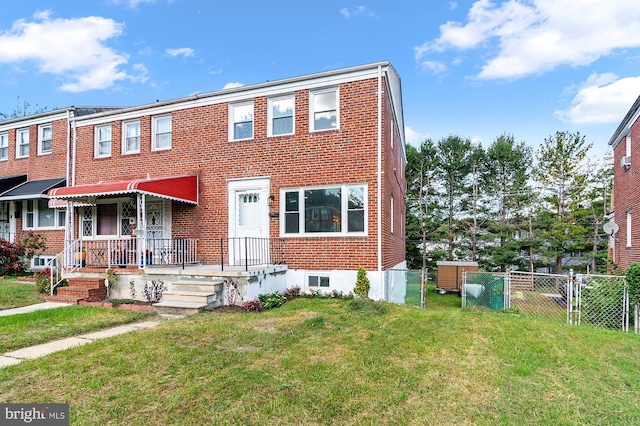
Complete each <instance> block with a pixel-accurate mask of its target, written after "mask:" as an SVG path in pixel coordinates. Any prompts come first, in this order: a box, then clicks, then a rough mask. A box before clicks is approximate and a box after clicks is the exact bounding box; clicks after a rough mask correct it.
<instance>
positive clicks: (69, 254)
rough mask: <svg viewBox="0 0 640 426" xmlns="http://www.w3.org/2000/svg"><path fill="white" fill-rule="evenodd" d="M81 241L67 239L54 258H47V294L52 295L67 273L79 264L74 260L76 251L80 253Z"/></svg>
mask: <svg viewBox="0 0 640 426" xmlns="http://www.w3.org/2000/svg"><path fill="white" fill-rule="evenodd" d="M82 252H83V250H82V241H78V240H75V241H68V242H67V244H65V249H64V250H63V251H62V252H60V253H58V254H57V255H56V256H55V257H54V258H52V259H49V260H48V261H47V263H46V267H47V268H49V271H50V274H51V275H50V279H49V282H50V289H49V295H50V296H53V291H54V290H55V288H56V287H58V286H59V285H60V284H61V283H62V281H64V279H65V278H66V277H67V276H68V275H67V274H69V273H71V272H73V271H74V270H76V269H77V268H78V267H79V266H80V265H81V264H80V262H78V261H76V253H82Z"/></svg>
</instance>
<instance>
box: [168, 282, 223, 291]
mask: <svg viewBox="0 0 640 426" xmlns="http://www.w3.org/2000/svg"><path fill="white" fill-rule="evenodd" d="M171 284H172V288H171V289H172V291H206V292H219V293H222V290H223V288H224V284H223V282H222V280H214V281H200V282H198V281H174V282H173V283H171Z"/></svg>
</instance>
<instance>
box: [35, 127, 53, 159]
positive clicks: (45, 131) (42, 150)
mask: <svg viewBox="0 0 640 426" xmlns="http://www.w3.org/2000/svg"><path fill="white" fill-rule="evenodd" d="M52 151H53V126H51V124H44V125H42V126H38V155H42V154H51V152H52Z"/></svg>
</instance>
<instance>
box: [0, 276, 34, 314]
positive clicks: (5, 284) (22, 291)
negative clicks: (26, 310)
mask: <svg viewBox="0 0 640 426" xmlns="http://www.w3.org/2000/svg"><path fill="white" fill-rule="evenodd" d="M42 302H44V297H43V296H42V295H41V294H39V293H38V292H37V291H36V286H35V285H33V283H30V284H25V283H20V282H18V280H17V279H16V278H4V279H0V310H2V309H12V308H21V307H23V306H27V305H34V304H36V303H42Z"/></svg>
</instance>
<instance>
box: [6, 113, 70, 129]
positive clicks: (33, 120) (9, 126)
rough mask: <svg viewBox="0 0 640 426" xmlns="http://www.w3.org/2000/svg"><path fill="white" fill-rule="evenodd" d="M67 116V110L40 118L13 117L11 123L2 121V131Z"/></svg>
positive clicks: (61, 118) (44, 122) (49, 121)
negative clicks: (18, 118)
mask: <svg viewBox="0 0 640 426" xmlns="http://www.w3.org/2000/svg"><path fill="white" fill-rule="evenodd" d="M66 118H67V111H66V110H65V111H63V112H61V113H59V114H55V115H47V116H44V117H39V118H26V117H25V118H24V119H23V120H19V121H15V119H12V122H11V123H8V124H4V123H0V132H3V131H6V130H11V129H19V128H22V127H28V126H33V125H38V124H46V123H52V122H54V121H58V120H64V119H66Z"/></svg>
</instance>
